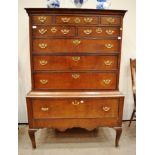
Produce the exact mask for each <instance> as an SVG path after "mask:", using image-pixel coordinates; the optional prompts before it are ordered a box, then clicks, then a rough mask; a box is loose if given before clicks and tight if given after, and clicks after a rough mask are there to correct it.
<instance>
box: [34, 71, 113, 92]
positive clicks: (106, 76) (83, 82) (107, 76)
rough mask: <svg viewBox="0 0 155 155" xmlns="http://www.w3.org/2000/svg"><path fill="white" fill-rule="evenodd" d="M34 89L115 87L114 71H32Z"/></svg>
mask: <svg viewBox="0 0 155 155" xmlns="http://www.w3.org/2000/svg"><path fill="white" fill-rule="evenodd" d="M34 87H35V89H107V90H113V89H116V73H95V72H92V73H82V72H81V73H60V72H59V73H34Z"/></svg>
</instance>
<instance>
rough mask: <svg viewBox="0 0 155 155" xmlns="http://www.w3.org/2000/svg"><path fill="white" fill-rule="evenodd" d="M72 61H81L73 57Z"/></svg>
mask: <svg viewBox="0 0 155 155" xmlns="http://www.w3.org/2000/svg"><path fill="white" fill-rule="evenodd" d="M72 60H73V61H79V60H80V57H72Z"/></svg>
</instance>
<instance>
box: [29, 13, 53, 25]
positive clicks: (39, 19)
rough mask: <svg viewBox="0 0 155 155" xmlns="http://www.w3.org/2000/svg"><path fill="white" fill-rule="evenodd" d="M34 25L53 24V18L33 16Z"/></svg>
mask: <svg viewBox="0 0 155 155" xmlns="http://www.w3.org/2000/svg"><path fill="white" fill-rule="evenodd" d="M32 24H52V16H44V15H43V16H42V15H40V16H32Z"/></svg>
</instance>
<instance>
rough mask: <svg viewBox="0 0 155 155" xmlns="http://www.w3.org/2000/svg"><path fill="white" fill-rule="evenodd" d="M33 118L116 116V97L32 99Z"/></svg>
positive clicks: (117, 101) (117, 104) (117, 102)
mask: <svg viewBox="0 0 155 155" xmlns="http://www.w3.org/2000/svg"><path fill="white" fill-rule="evenodd" d="M32 107H33V108H32V109H33V118H34V119H42V118H118V107H119V99H117V98H110V99H105V98H72V99H71V98H63V99H61V98H58V99H33V100H32Z"/></svg>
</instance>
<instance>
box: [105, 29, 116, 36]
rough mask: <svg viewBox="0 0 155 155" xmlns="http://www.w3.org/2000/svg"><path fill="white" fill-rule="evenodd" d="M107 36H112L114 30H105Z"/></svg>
mask: <svg viewBox="0 0 155 155" xmlns="http://www.w3.org/2000/svg"><path fill="white" fill-rule="evenodd" d="M105 32H106V33H107V34H109V35H112V34H113V33H114V32H115V31H114V30H106V31H105Z"/></svg>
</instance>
